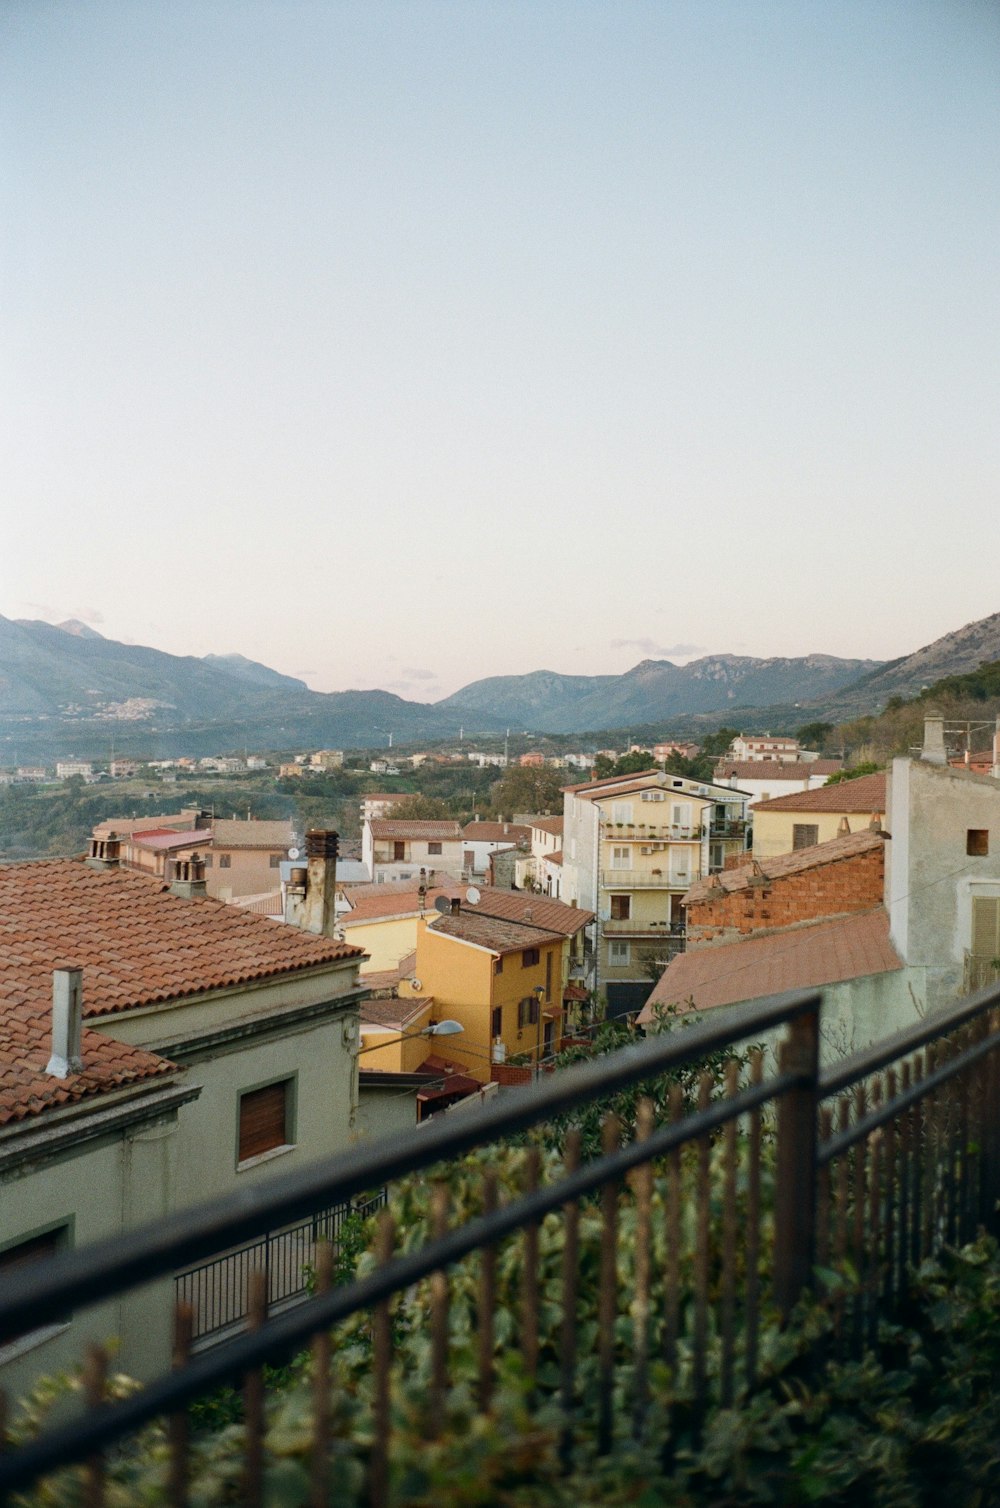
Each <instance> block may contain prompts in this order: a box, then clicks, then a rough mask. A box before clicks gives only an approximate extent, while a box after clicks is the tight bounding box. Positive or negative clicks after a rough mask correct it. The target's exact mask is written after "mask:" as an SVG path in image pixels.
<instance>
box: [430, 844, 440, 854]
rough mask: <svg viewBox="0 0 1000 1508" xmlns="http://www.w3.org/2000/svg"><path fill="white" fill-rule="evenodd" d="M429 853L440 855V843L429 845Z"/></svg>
mask: <svg viewBox="0 0 1000 1508" xmlns="http://www.w3.org/2000/svg"><path fill="white" fill-rule="evenodd" d="M427 852H428V853H440V852H441V845H440V843H428V845H427Z"/></svg>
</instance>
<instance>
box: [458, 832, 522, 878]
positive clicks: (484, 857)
mask: <svg viewBox="0 0 1000 1508" xmlns="http://www.w3.org/2000/svg"><path fill="white" fill-rule="evenodd" d="M512 848H513V849H516V848H517V844H516V843H513V842H511V843H501V842H495V843H491V842H487V843H484V842H482V841H480V840H478V839H469V838H466V839H465V840H464V841H463V843H462V873H463V874H467V873H469V872H470V871H471V873H472V874H474V875H484V876H485V875H487V874H489V871H490V855H491V854H495V853H504V852H506V851H508V850H509V849H512ZM467 854H471V855H472V863H471V864H467V863H466V862H465V859H466V855H467Z"/></svg>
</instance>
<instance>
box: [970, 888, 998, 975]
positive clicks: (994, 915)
mask: <svg viewBox="0 0 1000 1508" xmlns="http://www.w3.org/2000/svg"><path fill="white" fill-rule="evenodd" d="M972 952H973V954H974V956H975V957H976V958H989V959H994V958H1000V896H992V895H982V896H978V895H977V896H973V898H972Z"/></svg>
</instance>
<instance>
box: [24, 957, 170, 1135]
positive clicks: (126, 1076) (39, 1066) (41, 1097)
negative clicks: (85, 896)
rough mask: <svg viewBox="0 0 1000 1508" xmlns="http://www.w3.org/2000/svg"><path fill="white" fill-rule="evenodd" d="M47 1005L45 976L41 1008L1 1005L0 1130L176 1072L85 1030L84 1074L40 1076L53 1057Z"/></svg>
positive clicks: (151, 1056)
mask: <svg viewBox="0 0 1000 1508" xmlns="http://www.w3.org/2000/svg"><path fill="white" fill-rule="evenodd" d="M51 1000H52V983H51V973H50V974H49V976H48V1000H47V1002H46V1003H45V1007H44V1008H42V1006H41V1005H40V1004H36V1003H33V1002H31V1003H26V1004H23V1005H21V1004H14V1003H11V1002H0V1126H2V1125H8V1124H10V1123H11V1122H13V1121H20V1120H24V1119H26V1118H27V1117H28V1116H32V1115H39V1114H40V1113H41V1112H42V1111H44V1110H58V1109H59V1108H60V1107H62V1106H63V1105H70V1104H73V1103H74V1102H75V1101H77V1100H82V1099H84V1098H86V1097H87V1096H88V1095H94V1094H102V1093H107V1092H108V1091H109V1090H112V1089H120V1088H122V1087H124V1086H125V1085H127V1084H136V1083H139V1082H140V1081H141V1080H143V1079H148V1078H154V1077H156V1076H157V1075H164V1074H174V1073H177V1072H178V1071H179V1070H178V1069H177V1067H176V1065H175V1064H173V1063H170V1062H168V1061H167V1059H166V1058H160V1057H157V1055H156V1054H155V1053H151V1052H145V1051H144V1050H143V1049H142V1048H140V1047H132V1046H129V1045H128V1044H127V1043H124V1042H116V1041H114V1039H113V1038H111V1037H107V1036H105V1034H104V1033H103V1032H99V1031H94V1030H93V1029H92V1028H90V1027H85V1028H84V1030H83V1037H82V1044H81V1054H80V1055H81V1057H82V1059H83V1063H84V1068H83V1072H82V1073H75V1074H71V1075H70V1076H69V1077H68V1078H65V1079H57V1078H55V1077H54V1076H53V1075H52V1074H49V1073H46V1072H45V1069H46V1065H47V1064H48V1061H49V1057H50V1055H51V1052H52V1022H51V1014H52V1008H51Z"/></svg>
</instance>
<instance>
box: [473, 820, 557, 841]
mask: <svg viewBox="0 0 1000 1508" xmlns="http://www.w3.org/2000/svg"><path fill="white" fill-rule="evenodd" d="M533 825H534V826H536V827H537V825H538V824H537V823H535V824H533ZM462 837H463V838H464V839H465V841H466V843H513V844H517V843H528V842H530V840H531V828H530V827H523V826H522V825H521V823H520V822H467V823H466V824H465V826H464V827H463V828H462Z"/></svg>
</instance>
